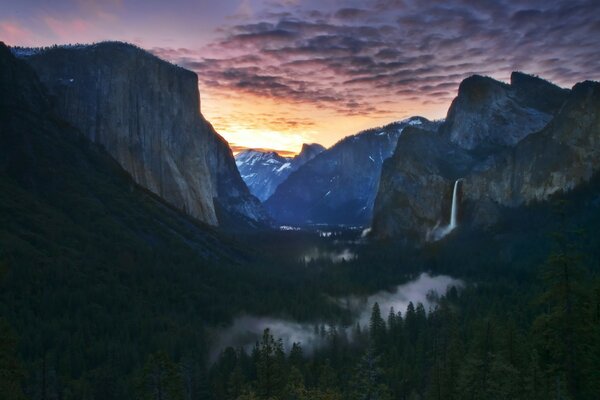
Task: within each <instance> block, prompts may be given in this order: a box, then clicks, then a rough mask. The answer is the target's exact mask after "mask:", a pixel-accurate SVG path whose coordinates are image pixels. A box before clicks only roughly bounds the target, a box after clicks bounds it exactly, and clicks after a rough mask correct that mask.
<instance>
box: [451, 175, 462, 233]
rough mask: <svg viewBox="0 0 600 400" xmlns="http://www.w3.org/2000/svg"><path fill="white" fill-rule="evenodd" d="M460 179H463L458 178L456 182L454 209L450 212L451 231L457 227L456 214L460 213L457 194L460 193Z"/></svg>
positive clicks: (453, 199) (453, 198) (453, 194)
mask: <svg viewBox="0 0 600 400" xmlns="http://www.w3.org/2000/svg"><path fill="white" fill-rule="evenodd" d="M460 181H462V179H457V180H456V182H454V191H453V192H452V210H451V212H450V225H448V228H450V231H451V230H453V229H454V228H456V214H457V213H458V204H457V201H456V196H457V195H458V183H459V182H460Z"/></svg>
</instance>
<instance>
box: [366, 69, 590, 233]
mask: <svg viewBox="0 0 600 400" xmlns="http://www.w3.org/2000/svg"><path fill="white" fill-rule="evenodd" d="M502 105H504V107H502ZM599 145H600V84H599V83H596V82H583V83H580V84H577V85H575V86H574V87H573V89H572V90H566V89H561V88H558V87H556V86H554V85H552V84H550V83H548V82H546V81H544V80H542V79H539V78H535V77H530V76H527V75H525V74H521V73H513V75H512V79H511V84H510V85H506V84H503V83H500V82H496V81H494V80H492V79H491V78H484V77H478V76H475V77H471V78H467V79H466V80H465V81H463V83H462V84H461V85H460V89H459V93H458V96H457V98H456V99H455V100H454V101H453V103H452V106H451V107H450V109H449V111H448V118H447V119H446V122H445V123H444V124H443V125H442V126H441V127H440V129H439V130H438V131H437V132H424V131H421V130H418V129H411V130H407V131H405V133H404V134H403V135H402V136H401V138H400V139H399V140H398V146H397V148H396V150H395V152H394V155H393V156H392V157H391V158H390V159H389V160H388V161H386V162H385V163H384V166H383V171H382V176H381V182H380V186H379V191H378V194H377V199H376V202H375V211H374V217H373V222H372V228H373V233H374V235H376V236H378V237H389V236H403V237H405V238H409V239H413V240H417V241H422V240H426V239H427V238H430V237H431V234H432V232H434V231H435V230H436V229H439V228H440V227H443V226H446V225H447V224H448V222H449V219H450V209H451V204H452V194H453V187H454V184H455V181H456V180H457V179H462V180H461V183H460V184H459V186H458V188H459V189H458V196H457V202H458V203H459V204H460V207H459V216H460V218H461V220H462V221H463V222H464V223H468V224H473V225H476V226H487V225H490V224H493V223H494V222H495V221H496V220H497V218H498V215H499V210H500V209H501V208H502V207H517V206H520V205H523V204H528V203H530V202H532V201H543V200H547V199H548V198H550V197H551V196H552V195H553V194H555V193H558V192H563V191H568V190H570V189H573V188H574V187H576V186H577V185H578V184H580V183H582V182H585V181H587V180H589V179H590V178H591V177H592V176H593V175H594V174H596V173H597V172H598V170H599V169H600V154H599V151H600V148H599Z"/></svg>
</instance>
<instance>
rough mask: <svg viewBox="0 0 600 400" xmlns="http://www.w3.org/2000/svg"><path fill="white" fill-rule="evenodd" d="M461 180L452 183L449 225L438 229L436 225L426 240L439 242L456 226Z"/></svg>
mask: <svg viewBox="0 0 600 400" xmlns="http://www.w3.org/2000/svg"><path fill="white" fill-rule="evenodd" d="M462 180H463V179H462V178H460V179H457V180H456V181H455V182H454V190H453V191H452V208H451V209H450V223H449V224H448V225H446V226H441V227H438V226H437V225H436V227H435V228H433V231H430V233H428V234H427V237H428V238H429V239H428V240H431V239H433V240H434V241H436V240H440V239H441V238H443V237H444V236H446V235H447V234H449V233H450V232H452V231H453V230H454V229H455V228H456V227H457V226H458V184H459V183H460V181H462Z"/></svg>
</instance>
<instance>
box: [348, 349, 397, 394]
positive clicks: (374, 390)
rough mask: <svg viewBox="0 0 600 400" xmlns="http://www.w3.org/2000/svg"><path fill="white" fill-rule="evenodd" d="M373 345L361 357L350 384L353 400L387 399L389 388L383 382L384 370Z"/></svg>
mask: <svg viewBox="0 0 600 400" xmlns="http://www.w3.org/2000/svg"><path fill="white" fill-rule="evenodd" d="M379 362H380V361H379V357H377V355H376V353H375V350H374V349H373V347H369V348H368V349H367V351H366V353H365V355H364V356H363V357H362V358H361V360H360V362H359V363H358V366H357V367H356V371H355V374H354V377H353V379H352V382H351V386H350V398H351V399H352V400H387V399H390V398H391V396H390V392H389V389H388V388H387V387H386V386H385V385H384V384H383V383H382V377H383V371H382V370H381V367H380V365H379Z"/></svg>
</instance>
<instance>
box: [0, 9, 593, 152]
mask: <svg viewBox="0 0 600 400" xmlns="http://www.w3.org/2000/svg"><path fill="white" fill-rule="evenodd" d="M3 11H4V14H3V16H1V17H0V36H1V37H0V40H5V41H8V42H9V43H10V44H24V45H32V44H44V45H47V44H51V42H54V41H58V42H72V43H74V42H87V41H96V40H106V39H113V40H125V41H133V42H135V43H137V44H139V45H141V46H142V47H145V48H149V49H152V51H153V52H154V53H156V54H157V55H159V56H161V57H164V58H167V59H169V60H171V61H173V62H176V63H178V64H180V65H183V66H185V67H187V68H190V69H192V70H194V71H196V72H197V73H198V74H199V78H200V86H201V91H202V99H203V103H202V104H203V111H204V112H205V114H206V115H207V117H208V118H209V119H210V120H211V121H212V122H213V123H214V125H215V126H216V127H217V129H218V130H219V131H220V132H222V133H223V135H224V136H225V137H226V139H228V140H229V141H230V142H233V144H234V145H237V146H240V147H270V148H279V149H288V150H299V148H300V145H301V143H302V142H303V141H317V142H321V143H323V144H325V145H331V144H333V143H334V142H335V141H337V140H338V139H340V138H341V137H343V136H345V135H348V134H352V133H355V132H356V131H358V130H360V129H364V128H368V127H371V126H374V125H381V124H384V123H386V122H390V121H392V120H398V119H403V118H405V117H408V116H411V115H415V114H420V115H424V116H426V117H430V118H439V117H443V116H444V115H445V112H446V110H447V108H448V105H449V103H450V101H451V99H452V98H453V97H454V95H455V93H456V89H457V87H458V84H459V83H460V81H461V80H462V79H464V78H465V77H467V76H468V75H471V74H474V73H477V74H484V75H490V76H492V77H495V78H497V79H502V80H506V79H508V77H509V75H510V72H511V71H513V70H521V71H524V72H528V73H534V74H538V75H540V76H542V77H544V78H546V79H549V80H552V81H554V82H556V83H558V84H560V85H563V86H572V85H573V84H574V83H576V82H577V81H581V80H584V79H593V80H598V79H600V58H599V57H597V54H598V53H599V51H600V41H598V40H597V38H598V37H599V35H600V19H599V18H598V15H600V2H599V1H597V0H519V1H517V0H450V1H448V0H444V1H442V0H429V1H425V0H362V1H358V0H345V1H334V0H303V1H298V0H265V1H258V0H221V1H219V2H214V1H208V0H201V1H192V0H173V1H171V2H167V3H164V2H150V3H148V2H143V1H142V0H130V1H127V2H125V1H122V0H111V1H109V2H97V1H93V0H56V1H55V2H53V5H52V7H51V8H50V7H48V6H47V5H46V4H45V2H42V1H39V0H30V1H26V2H13V3H11V4H8V5H7V7H5V9H3Z"/></svg>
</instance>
